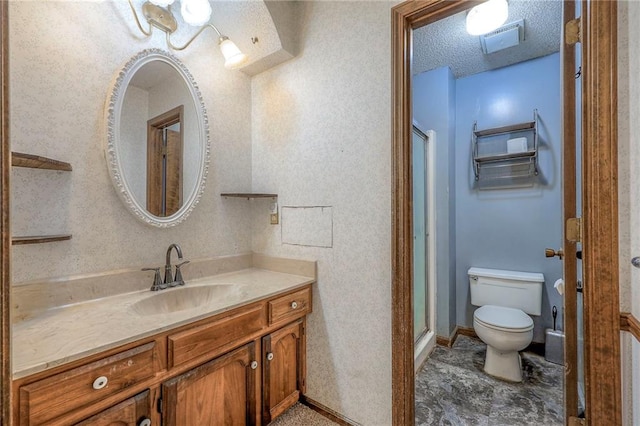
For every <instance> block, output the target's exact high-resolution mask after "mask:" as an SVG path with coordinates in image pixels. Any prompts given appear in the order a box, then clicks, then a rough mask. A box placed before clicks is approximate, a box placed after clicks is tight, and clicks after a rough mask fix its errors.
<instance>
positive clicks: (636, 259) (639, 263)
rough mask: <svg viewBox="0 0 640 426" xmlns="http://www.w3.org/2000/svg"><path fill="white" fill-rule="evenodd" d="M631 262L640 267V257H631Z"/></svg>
mask: <svg viewBox="0 0 640 426" xmlns="http://www.w3.org/2000/svg"><path fill="white" fill-rule="evenodd" d="M631 264H632V265H633V266H635V267H636V268H640V257H634V258H633V259H631Z"/></svg>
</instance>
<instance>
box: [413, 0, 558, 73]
mask: <svg viewBox="0 0 640 426" xmlns="http://www.w3.org/2000/svg"><path fill="white" fill-rule="evenodd" d="M466 16H467V12H460V13H458V14H456V15H453V16H450V17H448V18H446V19H442V20H440V21H437V22H434V23H433V24H429V25H426V26H424V27H421V28H418V29H417V30H415V31H414V32H413V73H414V74H419V73H422V72H425V71H429V70H432V69H435V68H440V67H443V66H447V65H448V66H449V67H450V68H451V71H452V72H453V74H454V76H455V77H456V78H460V77H465V76H468V75H472V74H477V73H479V72H483V71H487V70H490V69H495V68H500V67H504V66H507V65H512V64H515V63H518V62H522V61H526V60H529V59H533V58H537V57H540V56H545V55H549V54H551V53H554V52H557V51H559V50H560V30H561V28H562V1H559V0H509V18H508V19H507V22H506V23H505V24H508V23H510V22H514V21H517V20H519V19H524V28H525V30H524V31H525V33H524V41H523V42H522V43H520V45H518V46H514V47H510V48H508V49H505V50H501V51H499V52H495V53H491V54H489V55H484V54H483V53H482V50H481V49H480V39H479V38H478V37H476V36H471V35H469V34H468V33H467V31H466V29H465V19H466Z"/></svg>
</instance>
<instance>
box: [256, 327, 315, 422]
mask: <svg viewBox="0 0 640 426" xmlns="http://www.w3.org/2000/svg"><path fill="white" fill-rule="evenodd" d="M305 346H306V345H305V338H304V319H300V320H298V321H296V322H294V323H291V324H289V325H287V326H285V327H283V328H281V329H280V330H278V331H275V332H273V333H271V334H270V335H268V336H265V337H263V338H262V348H263V349H262V356H263V361H264V362H263V366H264V391H263V394H262V396H263V406H262V422H263V423H264V424H267V423H269V422H271V421H272V420H274V419H275V418H276V417H278V416H279V415H280V414H282V413H283V412H284V411H286V410H287V409H288V408H289V407H291V406H292V405H293V404H295V403H296V402H297V401H298V399H299V398H300V394H301V393H303V392H304V377H305V356H306V353H305V352H306V348H305Z"/></svg>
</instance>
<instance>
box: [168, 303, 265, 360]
mask: <svg viewBox="0 0 640 426" xmlns="http://www.w3.org/2000/svg"><path fill="white" fill-rule="evenodd" d="M265 326H266V315H265V312H264V304H263V303H261V304H259V305H253V306H250V307H248V308H242V310H241V311H239V312H237V313H235V314H232V315H229V316H227V317H224V318H221V319H219V320H217V321H214V322H212V323H210V324H206V325H202V326H199V327H194V328H192V329H190V330H186V331H183V332H180V333H176V334H173V335H171V336H169V367H175V366H178V365H180V364H183V363H185V362H187V361H191V360H193V359H196V358H198V357H202V356H205V355H206V356H207V357H208V358H209V359H210V358H212V357H213V356H215V355H216V354H218V353H221V351H223V350H225V349H229V348H230V346H233V345H231V344H232V343H233V342H234V341H237V340H240V339H242V338H245V337H249V336H250V335H251V334H253V333H255V332H258V331H260V330H262V329H263V328H264V327H265Z"/></svg>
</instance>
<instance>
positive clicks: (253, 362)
mask: <svg viewBox="0 0 640 426" xmlns="http://www.w3.org/2000/svg"><path fill="white" fill-rule="evenodd" d="M256 368H258V361H252V362H251V369H252V370H255V369H256Z"/></svg>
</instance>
